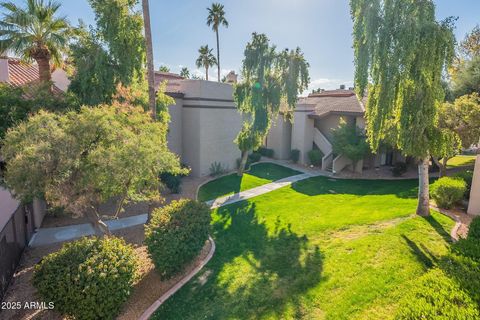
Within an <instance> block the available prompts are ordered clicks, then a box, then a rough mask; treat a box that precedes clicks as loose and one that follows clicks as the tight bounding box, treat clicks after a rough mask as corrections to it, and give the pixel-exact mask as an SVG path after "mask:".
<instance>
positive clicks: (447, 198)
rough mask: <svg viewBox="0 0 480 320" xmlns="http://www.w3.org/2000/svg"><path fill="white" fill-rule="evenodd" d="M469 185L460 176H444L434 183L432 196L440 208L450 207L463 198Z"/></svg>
mask: <svg viewBox="0 0 480 320" xmlns="http://www.w3.org/2000/svg"><path fill="white" fill-rule="evenodd" d="M466 189H467V185H466V183H465V181H463V180H462V179H459V178H450V177H443V178H440V179H438V180H437V181H435V183H433V185H432V192H431V195H432V198H433V199H434V200H435V202H436V203H437V205H438V206H439V207H440V208H444V209H450V208H451V207H452V206H453V205H454V204H455V203H457V202H459V201H460V200H462V199H463V195H464V194H465V190H466Z"/></svg>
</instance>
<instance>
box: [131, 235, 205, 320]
mask: <svg viewBox="0 0 480 320" xmlns="http://www.w3.org/2000/svg"><path fill="white" fill-rule="evenodd" d="M208 241H210V244H211V247H210V251H209V252H208V255H207V256H206V257H205V259H203V260H202V262H201V263H200V264H199V265H198V266H197V267H195V269H193V270H192V271H190V272H189V273H188V274H187V275H186V276H184V277H183V278H182V279H180V281H178V282H177V283H176V284H175V285H174V286H173V287H171V288H170V289H168V291H167V292H165V293H164V294H163V295H162V296H160V298H158V299H157V300H156V301H155V302H154V303H152V304H151V305H150V307H148V308H147V309H146V310H145V311H144V312H143V313H142V315H141V316H140V317H139V318H138V319H139V320H148V319H149V318H150V317H151V316H152V314H153V313H155V311H156V310H157V309H158V308H159V307H160V306H161V305H162V304H163V303H164V302H165V301H167V299H168V298H170V297H171V296H172V295H173V294H174V293H175V292H177V291H178V290H180V289H181V288H182V287H183V286H184V285H185V284H186V283H187V282H188V281H190V279H192V278H193V277H194V276H195V275H196V274H197V273H198V272H200V270H202V269H203V267H204V266H205V265H206V264H207V263H208V262H209V261H210V259H212V257H213V254H214V253H215V241H213V239H212V237H210V236H208Z"/></svg>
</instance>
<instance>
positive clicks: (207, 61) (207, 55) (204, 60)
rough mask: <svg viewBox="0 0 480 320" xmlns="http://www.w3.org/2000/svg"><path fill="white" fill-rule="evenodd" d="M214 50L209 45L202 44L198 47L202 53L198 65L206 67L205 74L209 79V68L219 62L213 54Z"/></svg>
mask: <svg viewBox="0 0 480 320" xmlns="http://www.w3.org/2000/svg"><path fill="white" fill-rule="evenodd" d="M212 50H213V49H210V48H209V47H208V45H205V46H201V47H200V49H198V53H200V55H199V56H198V58H197V62H196V65H197V67H198V68H202V67H203V68H205V76H206V80H207V81H208V68H210V67H212V66H214V65H216V64H217V59H215V56H214V55H213V54H212Z"/></svg>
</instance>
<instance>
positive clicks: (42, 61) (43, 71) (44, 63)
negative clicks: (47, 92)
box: [35, 54, 52, 83]
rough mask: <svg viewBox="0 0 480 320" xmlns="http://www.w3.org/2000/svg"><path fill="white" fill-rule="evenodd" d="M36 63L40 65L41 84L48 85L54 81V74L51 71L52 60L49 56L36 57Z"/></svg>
mask: <svg viewBox="0 0 480 320" xmlns="http://www.w3.org/2000/svg"><path fill="white" fill-rule="evenodd" d="M35 61H36V62H37V65H38V75H39V79H40V82H42V83H48V82H49V81H52V72H51V70H50V58H49V57H48V55H44V54H42V55H38V56H37V57H35Z"/></svg>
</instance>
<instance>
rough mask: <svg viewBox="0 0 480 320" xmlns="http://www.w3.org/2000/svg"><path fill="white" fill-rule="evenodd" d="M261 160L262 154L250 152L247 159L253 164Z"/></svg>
mask: <svg viewBox="0 0 480 320" xmlns="http://www.w3.org/2000/svg"><path fill="white" fill-rule="evenodd" d="M261 158H262V154H261V153H260V152H252V153H251V154H250V155H249V156H248V159H249V160H250V162H251V163H255V162H258V161H260V159H261Z"/></svg>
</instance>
